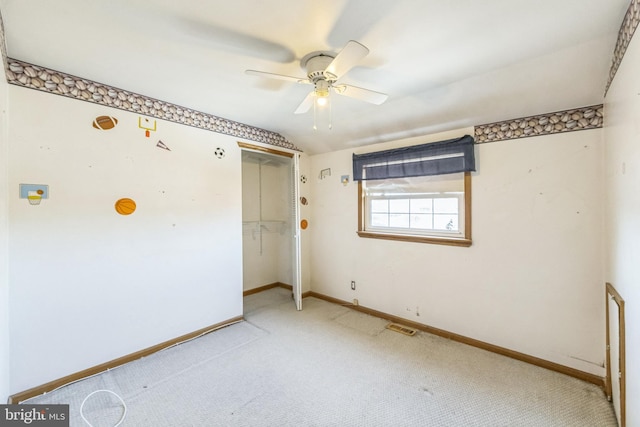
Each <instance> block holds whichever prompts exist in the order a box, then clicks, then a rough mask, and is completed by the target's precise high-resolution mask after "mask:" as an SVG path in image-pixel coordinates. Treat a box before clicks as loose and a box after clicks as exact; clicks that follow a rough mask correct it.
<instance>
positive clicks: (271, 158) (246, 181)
mask: <svg viewBox="0 0 640 427" xmlns="http://www.w3.org/2000/svg"><path fill="white" fill-rule="evenodd" d="M291 161H292V160H291V159H290V158H287V157H282V156H277V155H271V154H266V153H256V152H251V151H243V154H242V248H243V250H242V254H243V258H242V259H243V290H244V291H248V290H251V289H255V288H258V287H261V286H265V285H269V284H272V283H283V284H286V285H291V284H292V274H293V272H292V259H293V258H292V256H293V254H292V248H291V241H292V235H291V225H292V223H291V212H292V209H291V197H290V194H291V185H292V183H291Z"/></svg>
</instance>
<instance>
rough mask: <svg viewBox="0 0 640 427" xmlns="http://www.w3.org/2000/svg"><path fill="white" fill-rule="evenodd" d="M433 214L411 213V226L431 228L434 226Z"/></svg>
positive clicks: (424, 228)
mask: <svg viewBox="0 0 640 427" xmlns="http://www.w3.org/2000/svg"><path fill="white" fill-rule="evenodd" d="M432 221H433V215H422V214H419V215H415V214H412V215H411V228H416V229H422V230H430V229H432V228H433V225H432V223H431V222H432Z"/></svg>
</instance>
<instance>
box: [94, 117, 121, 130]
mask: <svg viewBox="0 0 640 427" xmlns="http://www.w3.org/2000/svg"><path fill="white" fill-rule="evenodd" d="M117 124H118V119H116V118H115V117H111V116H99V117H96V119H95V120H94V121H93V127H94V128H96V129H101V130H109V129H113V128H114V127H115V126H116V125H117Z"/></svg>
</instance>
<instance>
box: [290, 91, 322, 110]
mask: <svg viewBox="0 0 640 427" xmlns="http://www.w3.org/2000/svg"><path fill="white" fill-rule="evenodd" d="M315 99H316V97H315V94H314V93H313V91H311V92H309V95H307V97H306V98H305V99H304V100H303V101H302V103H301V104H300V105H299V106H298V108H297V109H296V111H294V112H293V114H303V113H306V112H307V111H309V109H310V108H311V106H312V105H313V102H314V101H315Z"/></svg>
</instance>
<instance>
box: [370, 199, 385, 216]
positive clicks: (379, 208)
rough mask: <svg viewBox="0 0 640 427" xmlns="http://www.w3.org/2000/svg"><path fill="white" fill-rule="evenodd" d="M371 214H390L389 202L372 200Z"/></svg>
mask: <svg viewBox="0 0 640 427" xmlns="http://www.w3.org/2000/svg"><path fill="white" fill-rule="evenodd" d="M371 212H378V213H383V212H389V201H387V200H379V199H373V200H371Z"/></svg>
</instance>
